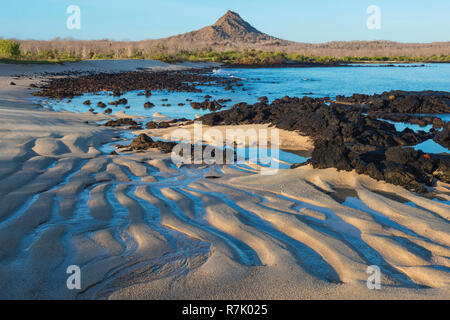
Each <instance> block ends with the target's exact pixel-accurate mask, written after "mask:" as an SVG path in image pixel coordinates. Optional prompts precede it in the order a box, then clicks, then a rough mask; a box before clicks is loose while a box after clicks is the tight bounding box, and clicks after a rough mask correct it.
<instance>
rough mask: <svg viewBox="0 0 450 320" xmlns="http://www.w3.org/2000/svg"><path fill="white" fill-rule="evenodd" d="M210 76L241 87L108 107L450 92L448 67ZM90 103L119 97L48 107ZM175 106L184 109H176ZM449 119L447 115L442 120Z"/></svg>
mask: <svg viewBox="0 0 450 320" xmlns="http://www.w3.org/2000/svg"><path fill="white" fill-rule="evenodd" d="M214 73H215V74H217V75H219V76H226V77H227V76H228V77H237V78H240V79H242V80H243V81H242V82H243V84H244V86H243V87H238V88H236V91H235V92H231V91H226V90H224V88H221V87H200V88H202V90H203V92H202V93H189V92H172V93H168V92H167V91H153V92H152V96H151V97H148V98H146V97H145V96H138V95H137V94H138V93H139V92H138V91H131V92H128V93H126V94H124V95H123V96H122V97H121V98H126V99H127V100H128V105H129V106H130V109H125V106H117V107H116V106H112V107H111V108H112V109H113V112H114V113H115V112H117V111H121V110H122V111H125V112H126V113H129V114H132V115H139V116H147V117H149V116H152V115H153V114H154V113H155V112H160V113H162V114H164V115H167V116H169V117H172V118H188V119H194V118H195V116H196V114H198V115H203V114H206V113H209V112H210V111H208V110H206V111H203V110H194V109H192V108H191V106H190V105H189V101H186V99H191V100H193V101H196V102H201V101H204V97H205V95H211V96H213V99H216V100H218V99H232V101H231V102H229V103H226V104H225V105H226V106H227V107H231V106H232V105H234V104H236V103H238V102H247V103H255V102H257V98H258V97H261V96H267V97H268V98H269V100H270V101H272V100H273V99H276V98H281V97H283V96H286V95H288V96H298V97H301V96H304V95H308V96H311V97H330V98H332V99H333V98H335V97H336V95H346V96H349V95H352V94H354V93H361V94H374V93H382V92H384V91H389V90H410V91H422V90H442V91H450V64H427V65H425V66H424V67H399V66H396V67H382V66H377V65H371V66H348V67H327V68H317V67H315V68H261V69H239V68H234V69H233V68H230V69H228V68H226V69H217V70H214ZM242 88H244V89H245V91H243V90H242ZM88 99H89V100H91V102H92V107H93V108H94V109H95V110H96V111H98V112H103V109H101V108H97V106H96V105H97V102H99V101H102V102H104V103H108V102H111V101H114V100H117V97H113V96H110V95H109V93H99V94H98V95H94V94H85V95H84V96H81V97H75V98H73V99H72V101H71V102H70V103H67V100H63V101H62V102H60V103H58V102H55V101H50V102H49V105H50V106H51V107H53V108H54V109H56V110H61V109H64V110H69V111H75V112H86V111H88V110H89V108H90V107H88V106H84V105H83V101H85V100H88ZM162 99H167V101H162ZM147 101H150V102H152V103H154V104H155V107H153V108H150V109H145V108H144V103H145V102H147ZM179 103H184V104H185V105H184V106H178V104H179ZM163 104H171V106H169V107H167V106H163ZM448 117H449V115H447V119H446V121H448Z"/></svg>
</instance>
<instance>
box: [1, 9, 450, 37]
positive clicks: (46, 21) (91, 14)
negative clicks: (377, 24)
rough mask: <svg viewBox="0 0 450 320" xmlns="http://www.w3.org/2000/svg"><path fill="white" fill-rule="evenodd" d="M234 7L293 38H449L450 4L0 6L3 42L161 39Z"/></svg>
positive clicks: (269, 30)
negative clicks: (372, 10)
mask: <svg viewBox="0 0 450 320" xmlns="http://www.w3.org/2000/svg"><path fill="white" fill-rule="evenodd" d="M69 5H78V6H79V7H80V8H81V29H80V30H69V29H67V27H66V20H67V18H68V17H69V15H68V14H67V13H66V9H67V7H68V6H69ZM370 5H378V6H379V7H380V8H381V29H380V30H369V29H368V28H367V27H366V20H367V18H368V14H367V13H366V9H367V7H368V6H370ZM229 9H230V10H233V11H236V12H238V13H239V14H240V15H241V16H242V17H243V18H244V19H246V20H247V21H248V22H250V23H251V24H252V25H253V26H255V27H256V28H257V29H259V30H261V31H263V32H265V33H268V34H270V35H273V36H276V37H279V38H283V39H287V40H293V41H300V42H313V43H317V42H325V41H334V40H393V41H402V42H432V41H450V19H449V13H450V1H449V0H428V1H424V0H277V1H273V0H245V1H244V0H158V1H157V0H78V1H77V0H38V1H37V0H13V1H2V3H1V4H0V37H3V38H19V39H46V40H47V39H52V38H55V37H61V38H66V37H71V38H77V39H105V38H108V39H115V40H142V39H156V38H161V37H167V36H170V35H175V34H179V33H184V32H187V31H191V30H195V29H199V28H201V27H204V26H206V25H210V24H212V23H214V22H215V21H216V20H217V19H218V18H219V17H220V16H222V15H223V14H224V13H225V12H226V11H227V10H229Z"/></svg>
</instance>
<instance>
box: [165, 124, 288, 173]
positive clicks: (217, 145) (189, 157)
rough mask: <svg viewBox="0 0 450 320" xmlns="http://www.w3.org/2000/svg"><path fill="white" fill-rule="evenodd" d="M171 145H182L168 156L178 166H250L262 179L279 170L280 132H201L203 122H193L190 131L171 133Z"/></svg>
mask: <svg viewBox="0 0 450 320" xmlns="http://www.w3.org/2000/svg"><path fill="white" fill-rule="evenodd" d="M171 141H181V142H180V143H178V144H177V145H176V146H175V147H174V148H173V150H172V155H171V157H172V162H173V163H175V164H177V165H182V164H218V165H222V164H227V165H229V164H245V163H247V162H250V163H254V164H258V165H259V166H260V168H259V172H260V173H261V174H263V175H272V174H276V173H277V172H278V169H279V167H280V162H279V161H280V160H279V154H280V151H279V145H280V141H279V130H278V129H276V128H260V129H255V128H249V129H246V130H244V129H242V128H237V129H231V128H226V129H224V130H220V129H218V128H210V127H208V128H207V129H206V130H204V128H203V125H202V122H200V121H195V122H194V126H193V130H189V129H186V128H178V129H176V130H174V131H173V132H172V134H171ZM205 142H206V143H207V144H206V145H205ZM192 143H193V144H192Z"/></svg>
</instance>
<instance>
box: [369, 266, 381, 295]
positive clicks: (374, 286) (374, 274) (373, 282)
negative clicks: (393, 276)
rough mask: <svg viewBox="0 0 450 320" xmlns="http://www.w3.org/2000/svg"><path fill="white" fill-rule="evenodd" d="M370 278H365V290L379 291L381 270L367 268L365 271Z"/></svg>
mask: <svg viewBox="0 0 450 320" xmlns="http://www.w3.org/2000/svg"><path fill="white" fill-rule="evenodd" d="M366 273H367V274H370V276H369V277H368V278H367V289H369V290H380V289H381V270H380V267H379V266H376V265H373V266H368V267H367V270H366Z"/></svg>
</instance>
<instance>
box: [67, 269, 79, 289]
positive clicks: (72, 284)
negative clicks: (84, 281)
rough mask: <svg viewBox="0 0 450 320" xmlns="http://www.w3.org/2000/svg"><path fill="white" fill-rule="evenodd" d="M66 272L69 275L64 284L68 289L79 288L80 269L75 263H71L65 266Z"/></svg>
mask: <svg viewBox="0 0 450 320" xmlns="http://www.w3.org/2000/svg"><path fill="white" fill-rule="evenodd" d="M66 273H67V274H70V276H69V277H68V278H67V281H66V285H67V289H69V290H80V289H81V269H80V267H79V266H77V265H71V266H68V267H67V270H66Z"/></svg>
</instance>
